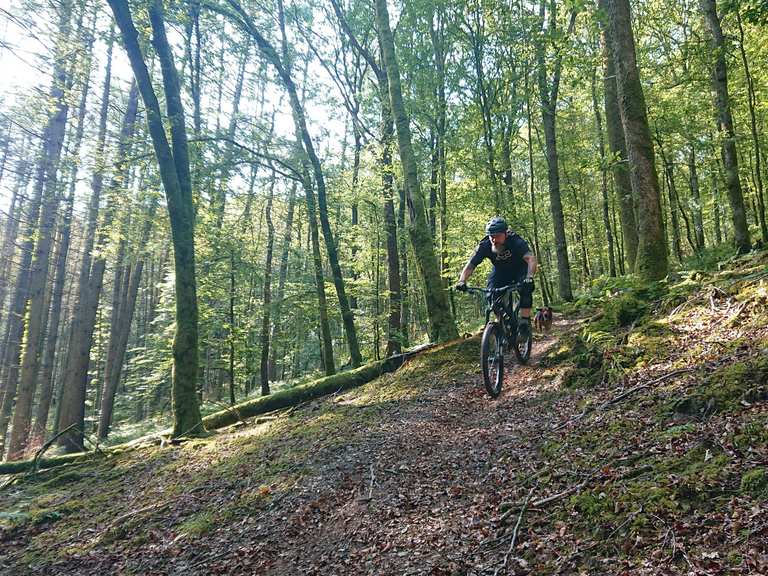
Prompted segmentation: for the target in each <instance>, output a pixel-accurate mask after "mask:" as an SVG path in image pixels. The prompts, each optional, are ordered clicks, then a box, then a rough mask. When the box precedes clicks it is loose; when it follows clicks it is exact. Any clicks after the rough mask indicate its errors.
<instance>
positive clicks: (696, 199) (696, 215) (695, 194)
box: [688, 144, 705, 252]
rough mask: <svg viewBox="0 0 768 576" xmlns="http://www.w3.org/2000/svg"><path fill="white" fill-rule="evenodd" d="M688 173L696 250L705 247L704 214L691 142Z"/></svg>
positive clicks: (694, 152) (694, 153) (694, 154)
mask: <svg viewBox="0 0 768 576" xmlns="http://www.w3.org/2000/svg"><path fill="white" fill-rule="evenodd" d="M688 173H689V182H690V186H691V200H692V202H691V208H692V210H693V229H694V231H695V234H696V251H697V252H701V251H702V250H703V249H704V245H705V242H704V215H703V213H702V208H701V192H700V190H699V174H698V171H697V169H696V149H695V148H694V146H693V144H691V151H690V154H689V156H688Z"/></svg>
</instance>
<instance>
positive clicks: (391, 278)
mask: <svg viewBox="0 0 768 576" xmlns="http://www.w3.org/2000/svg"><path fill="white" fill-rule="evenodd" d="M382 81H384V82H385V84H384V85H382ZM387 84H388V82H386V75H382V77H381V78H380V81H379V99H380V101H381V159H380V168H381V187H382V191H383V196H384V227H385V230H386V236H387V286H388V288H389V299H388V301H389V315H388V322H387V328H388V329H387V349H386V355H387V356H392V355H394V354H399V353H400V352H401V350H402V326H401V325H400V321H401V318H400V306H401V294H400V257H399V254H398V247H397V222H396V220H395V201H394V178H393V175H392V137H393V135H394V125H393V123H392V113H391V109H390V106H389V94H388V92H389V89H388V86H387ZM439 147H440V145H439V144H438V156H439V149H440V148H439ZM438 161H439V158H438Z"/></svg>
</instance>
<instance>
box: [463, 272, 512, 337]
mask: <svg viewBox="0 0 768 576" xmlns="http://www.w3.org/2000/svg"><path fill="white" fill-rule="evenodd" d="M467 292H469V293H472V294H482V295H483V296H485V323H486V324H488V322H490V320H491V312H493V313H494V314H495V315H496V320H497V321H498V323H499V325H500V326H501V329H502V331H503V333H504V335H505V336H506V335H507V327H506V326H505V325H504V322H502V313H503V312H506V310H505V307H504V296H505V295H506V294H507V292H510V293H518V294H519V292H520V285H519V284H509V285H507V286H502V287H501V288H475V287H473V286H467ZM519 310H520V298H519V297H517V298H515V302H514V303H513V304H512V305H511V306H510V312H511V319H512V322H513V324H514V327H515V328H516V327H517V315H518V311H519Z"/></svg>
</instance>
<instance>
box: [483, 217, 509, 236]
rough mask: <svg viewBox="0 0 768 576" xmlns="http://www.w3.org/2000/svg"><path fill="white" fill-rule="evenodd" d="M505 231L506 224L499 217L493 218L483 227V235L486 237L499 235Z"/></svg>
mask: <svg viewBox="0 0 768 576" xmlns="http://www.w3.org/2000/svg"><path fill="white" fill-rule="evenodd" d="M506 231H507V222H506V220H504V218H502V217H501V216H494V217H493V218H491V219H490V220H488V224H486V225H485V233H486V234H488V235H491V234H499V233H500V232H506Z"/></svg>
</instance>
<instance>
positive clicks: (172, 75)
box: [108, 0, 202, 436]
mask: <svg viewBox="0 0 768 576" xmlns="http://www.w3.org/2000/svg"><path fill="white" fill-rule="evenodd" d="M108 1H109V5H110V7H111V8H112V12H113V13H114V15H115V20H116V21H117V23H118V26H119V27H120V31H121V33H122V37H123V43H124V46H125V49H126V52H127V53H128V58H129V60H130V62H131V68H132V69H133V72H134V75H135V77H136V82H137V84H138V87H139V92H140V93H141V97H142V100H143V101H144V105H145V106H146V109H147V123H148V126H149V132H150V136H151V138H152V145H153V147H154V150H155V155H156V157H157V162H158V167H159V169H160V177H161V180H162V182H163V188H164V189H165V196H166V200H167V203H168V215H169V217H170V222H171V237H172V242H173V250H174V265H175V271H176V284H175V289H176V290H175V292H176V334H175V337H174V340H173V380H172V392H171V394H172V405H173V414H174V423H173V435H174V436H180V435H183V434H189V433H194V432H201V431H202V430H201V425H202V421H201V418H200V408H199V404H198V398H197V369H198V350H197V328H198V324H197V321H198V310H197V285H196V279H195V245H194V208H193V204H192V183H191V178H190V172H189V152H188V149H187V136H186V128H185V126H184V108H183V106H182V103H181V97H180V91H179V82H178V76H177V72H176V68H175V65H174V62H173V55H172V52H171V49H170V46H169V45H168V40H167V38H166V35H165V24H164V21H163V12H162V5H161V3H160V0H153V2H152V4H151V6H150V10H149V14H150V22H151V25H152V43H153V45H154V47H155V51H156V52H157V56H158V59H159V60H160V65H161V70H162V75H163V86H164V91H165V100H166V107H167V110H168V117H169V120H170V124H171V144H169V143H168V139H167V137H166V134H165V130H164V127H163V121H162V115H161V112H160V105H159V103H158V101H157V96H156V95H155V91H154V88H153V87H152V82H151V79H150V76H149V71H148V70H147V66H146V64H145V62H144V57H143V55H142V53H141V48H140V45H139V38H138V32H137V31H136V28H135V26H134V24H133V19H132V17H131V14H130V11H129V8H128V5H127V4H126V3H124V2H121V1H120V0H108Z"/></svg>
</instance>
